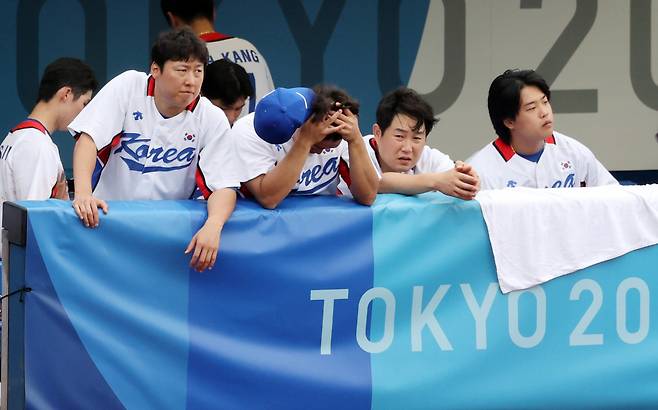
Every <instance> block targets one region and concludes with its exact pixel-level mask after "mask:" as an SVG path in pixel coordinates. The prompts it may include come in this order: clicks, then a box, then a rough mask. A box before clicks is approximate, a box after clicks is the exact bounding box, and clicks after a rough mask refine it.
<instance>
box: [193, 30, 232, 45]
mask: <svg viewBox="0 0 658 410" xmlns="http://www.w3.org/2000/svg"><path fill="white" fill-rule="evenodd" d="M199 37H200V38H201V40H203V41H205V42H206V43H211V42H213V41H219V40H226V39H227V38H233V36H229V35H228V34H222V33H218V32H216V31H213V32H210V33H203V34H201V35H199Z"/></svg>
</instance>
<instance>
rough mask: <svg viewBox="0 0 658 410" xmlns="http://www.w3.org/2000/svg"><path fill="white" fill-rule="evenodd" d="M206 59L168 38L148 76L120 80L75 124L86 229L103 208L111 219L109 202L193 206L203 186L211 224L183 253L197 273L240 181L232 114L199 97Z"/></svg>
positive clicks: (211, 256) (189, 39) (181, 35)
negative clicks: (182, 202) (181, 202)
mask: <svg viewBox="0 0 658 410" xmlns="http://www.w3.org/2000/svg"><path fill="white" fill-rule="evenodd" d="M207 57H208V52H207V50H206V47H205V45H204V44H203V42H201V41H200V40H199V38H198V37H197V36H196V35H195V34H194V33H192V31H190V30H189V29H181V30H176V31H171V32H168V33H164V34H162V35H161V36H160V38H159V39H158V40H157V41H156V42H155V44H154V45H153V48H152V50H151V61H152V63H151V73H150V75H147V74H146V73H141V72H137V71H126V72H124V73H122V74H120V75H118V76H117V77H115V78H114V79H112V80H111V81H110V82H109V83H108V84H107V85H106V86H105V87H103V88H102V89H101V90H100V92H99V93H98V95H97V96H96V98H94V100H93V101H92V102H91V103H90V104H89V105H88V106H87V107H85V109H84V110H82V112H81V113H80V114H79V115H78V116H77V117H76V118H75V120H73V122H72V123H71V124H70V125H69V130H70V131H71V133H73V134H75V135H77V136H78V140H77V143H76V145H75V149H74V153H73V173H74V176H75V200H74V201H73V207H74V209H75V211H76V213H77V214H78V215H79V216H80V219H82V221H83V223H84V224H85V225H86V226H88V227H95V226H98V223H99V217H98V209H97V208H98V207H100V208H102V209H103V211H104V212H107V210H108V206H107V204H106V203H105V200H138V199H143V200H153V199H187V198H190V197H191V196H192V195H193V193H194V191H195V188H196V187H197V186H198V187H199V189H200V190H201V192H202V194H203V195H204V197H205V198H206V199H207V200H208V218H207V220H206V222H205V224H204V225H203V227H202V228H201V229H200V230H199V231H198V232H197V233H196V235H194V237H193V238H192V240H191V241H190V243H189V245H188V247H187V249H186V250H185V253H189V252H191V251H192V250H194V254H193V256H192V259H191V262H190V264H191V266H193V267H195V268H196V269H197V270H199V271H201V270H204V269H206V268H212V266H213V265H214V263H215V260H216V257H217V249H218V247H219V238H220V234H221V230H222V227H223V226H224V223H225V222H226V220H227V219H228V218H229V216H230V215H231V213H232V212H233V208H234V207H235V201H236V193H235V188H237V187H238V186H239V182H240V181H239V176H238V173H237V167H236V166H235V163H234V157H235V147H234V146H233V144H232V142H231V140H230V139H229V136H228V135H227V131H228V129H229V124H228V120H227V119H226V115H224V112H223V111H222V110H221V109H219V108H217V107H215V106H214V105H213V104H212V103H211V102H210V101H208V99H206V98H203V97H200V96H199V92H200V89H201V83H202V81H203V73H204V68H205V65H206V62H207V61H208V58H207ZM97 160H98V163H99V164H100V169H99V170H98V172H97V176H96V177H95V178H92V172H93V171H94V167H95V165H96V161H97ZM92 192H93V194H92Z"/></svg>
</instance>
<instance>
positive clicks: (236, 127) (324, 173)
mask: <svg viewBox="0 0 658 410" xmlns="http://www.w3.org/2000/svg"><path fill="white" fill-rule="evenodd" d="M230 133H231V134H232V138H233V139H234V141H236V146H237V149H238V156H239V158H240V162H241V166H242V168H243V171H244V172H243V176H242V180H243V181H249V180H251V179H253V178H256V177H257V176H259V175H263V174H266V173H267V172H268V171H270V170H271V169H272V168H274V166H275V165H276V164H277V163H278V162H279V161H281V160H282V159H283V158H284V157H285V156H286V155H287V154H288V152H290V150H291V149H292V146H293V144H294V141H293V140H292V138H291V139H290V140H289V141H286V142H285V143H283V144H269V143H267V142H265V141H264V140H262V139H261V138H260V137H259V136H258V134H256V131H255V130H254V114H253V113H251V114H249V115H247V116H246V117H243V118H240V119H239V120H238V121H236V122H235V124H233V128H231V131H230ZM348 164H349V149H348V146H347V142H345V141H341V143H340V144H339V145H338V146H337V147H336V148H332V149H327V150H324V151H323V152H322V153H320V154H312V153H311V154H309V156H308V158H307V159H306V162H305V163H304V167H303V168H302V171H301V173H300V175H299V179H298V180H297V183H296V184H295V186H294V187H293V189H292V190H291V191H290V195H336V188H337V186H338V180H339V174H343V175H346V176H348V175H349V172H348V170H347V166H348Z"/></svg>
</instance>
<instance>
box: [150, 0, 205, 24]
mask: <svg viewBox="0 0 658 410" xmlns="http://www.w3.org/2000/svg"><path fill="white" fill-rule="evenodd" d="M160 8H161V9H162V14H164V18H165V20H167V24H169V25H170V26H171V21H170V20H169V16H168V15H167V13H171V14H173V15H175V16H177V17H178V18H180V19H181V20H183V21H184V22H185V23H186V24H188V25H189V24H190V23H192V22H193V21H194V20H196V19H198V18H205V19H208V21H211V22H212V21H213V20H214V17H215V15H214V12H215V1H214V0H160Z"/></svg>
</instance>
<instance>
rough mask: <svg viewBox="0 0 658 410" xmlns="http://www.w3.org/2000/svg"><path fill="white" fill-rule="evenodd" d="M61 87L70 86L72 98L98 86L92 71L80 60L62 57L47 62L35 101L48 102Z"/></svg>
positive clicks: (92, 90) (94, 89)
mask: <svg viewBox="0 0 658 410" xmlns="http://www.w3.org/2000/svg"><path fill="white" fill-rule="evenodd" d="M62 87H71V90H72V91H73V97H75V98H74V99H76V100H77V99H78V98H80V96H81V95H82V94H85V93H86V92H87V91H91V92H94V91H96V87H98V82H97V81H96V77H94V71H93V70H92V69H91V67H89V66H88V65H87V64H85V63H84V62H83V61H82V60H78V59H77V58H71V57H62V58H58V59H57V60H55V61H53V62H52V63H50V64H48V66H47V67H46V70H45V71H44V72H43V77H41V83H40V84H39V93H38V94H37V102H39V101H44V102H48V101H50V99H51V98H53V96H54V95H55V93H56V92H57V90H59V89H60V88H62Z"/></svg>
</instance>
